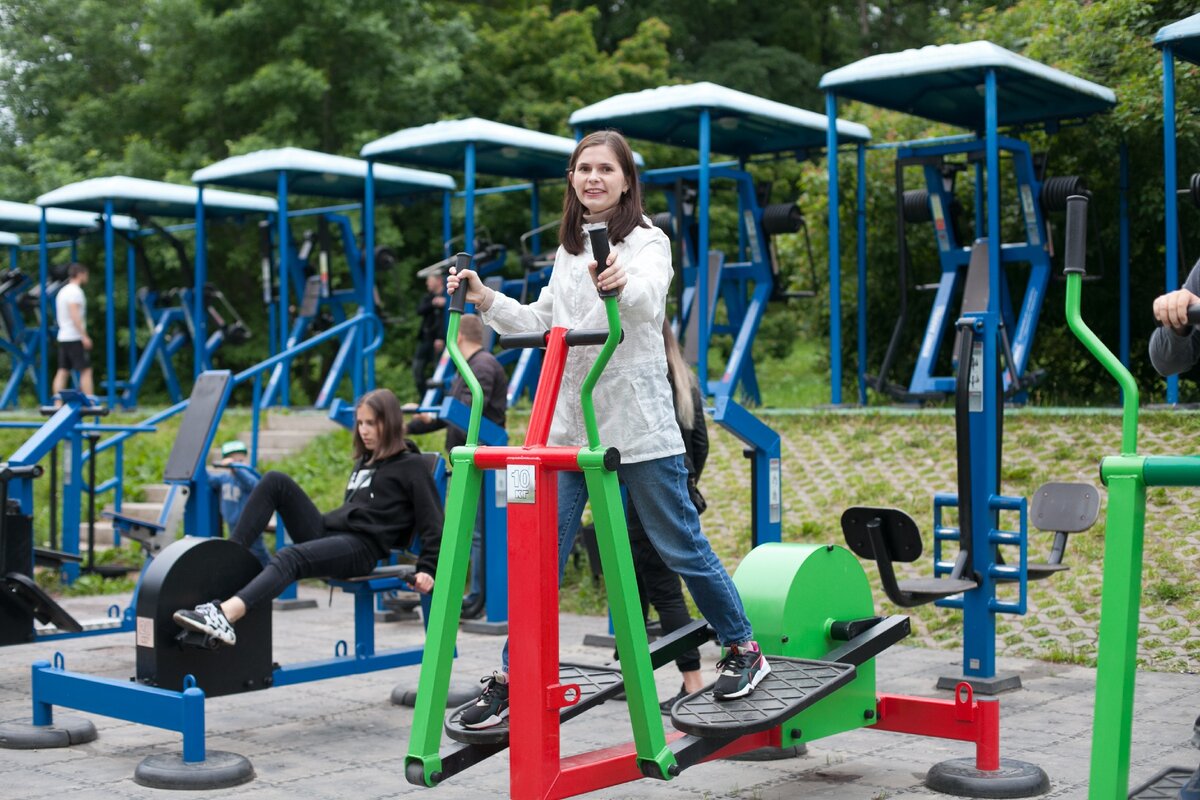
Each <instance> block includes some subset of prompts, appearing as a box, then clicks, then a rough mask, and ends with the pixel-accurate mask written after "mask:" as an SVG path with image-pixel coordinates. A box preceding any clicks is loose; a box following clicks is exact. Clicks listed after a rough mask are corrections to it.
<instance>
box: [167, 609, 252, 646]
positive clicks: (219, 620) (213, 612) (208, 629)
mask: <svg viewBox="0 0 1200 800" xmlns="http://www.w3.org/2000/svg"><path fill="white" fill-rule="evenodd" d="M171 618H172V619H173V620H175V624H176V625H178V626H179V627H181V628H185V629H187V630H189V631H195V632H196V633H203V634H205V635H206V636H211V637H212V638H213V639H214V640H216V641H218V642H220V643H221V644H227V645H235V644H237V632H236V631H234V629H233V623H231V622H230V621H229V620H228V619H227V618H226V617H225V612H223V611H221V604H220V603H219V602H217V601H216V600H214V601H212V602H211V603H201V604H200V605H198V606H196V607H195V608H181V609H179V610H178V611H176V612H175V613H174V614H173V615H172V616H171Z"/></svg>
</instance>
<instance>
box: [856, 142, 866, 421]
mask: <svg viewBox="0 0 1200 800" xmlns="http://www.w3.org/2000/svg"><path fill="white" fill-rule="evenodd" d="M858 404H859V405H861V406H865V405H866V404H867V146H866V145H865V144H863V143H861V142H860V143H859V145H858Z"/></svg>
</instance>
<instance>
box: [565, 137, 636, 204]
mask: <svg viewBox="0 0 1200 800" xmlns="http://www.w3.org/2000/svg"><path fill="white" fill-rule="evenodd" d="M571 188H572V189H574V190H575V196H576V197H578V198H579V202H581V203H583V207H584V208H586V209H587V210H588V213H590V214H599V213H600V212H603V211H608V210H609V209H610V208H614V207H615V206H616V205H617V204H618V203H620V202H621V195H622V194H624V193H625V192H627V191H629V181H628V180H627V179H626V177H625V172H624V170H622V169H621V164H620V163H619V162H618V161H617V154H616V153H614V152H613V149H612V148H611V147H609V146H608V145H606V144H597V145H592V146H591V147H585V148H584V149H583V151H582V152H581V153H580V154H579V158H578V159H577V160H576V161H575V169H573V170H572V171H571Z"/></svg>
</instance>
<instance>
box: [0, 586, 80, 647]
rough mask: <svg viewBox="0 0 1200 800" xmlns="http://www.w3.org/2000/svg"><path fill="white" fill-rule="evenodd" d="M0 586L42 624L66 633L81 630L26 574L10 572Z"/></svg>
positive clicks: (75, 621)
mask: <svg viewBox="0 0 1200 800" xmlns="http://www.w3.org/2000/svg"><path fill="white" fill-rule="evenodd" d="M0 588H2V589H3V591H4V593H5V594H6V595H8V596H9V597H10V598H12V600H13V601H14V602H16V603H17V604H18V605H20V606H22V607H23V608H25V609H26V610H27V611H28V612H29V613H30V614H32V615H33V617H34V619H36V620H37V621H38V622H40V623H42V624H43V625H53V626H54V627H56V628H58V629H59V630H60V631H64V632H67V633H79V632H80V631H82V630H83V626H82V625H80V624H79V622H78V621H77V620H76V619H75V618H74V617H72V616H71V615H70V614H69V613H67V610H66V609H65V608H63V607H62V606H60V605H59V604H58V603H56V602H54V598H52V597H51V596H50V595H48V594H46V592H45V591H43V590H42V587H40V586H38V585H37V583H35V582H34V580H33V578H30V577H29V576H28V575H22V574H21V573H19V572H10V573H8V574H7V575H5V576H4V579H3V581H0Z"/></svg>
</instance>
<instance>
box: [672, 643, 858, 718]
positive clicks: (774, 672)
mask: <svg viewBox="0 0 1200 800" xmlns="http://www.w3.org/2000/svg"><path fill="white" fill-rule="evenodd" d="M769 663H770V665H771V674H770V675H768V676H767V677H765V678H763V680H762V683H760V684H758V687H757V688H755V690H754V692H753V693H751V694H750V695H748V696H747V697H742V698H738V699H737V700H716V699H715V698H713V696H712V687H711V686H709V687H707V688H705V689H702V690H701V691H699V692H696V693H695V694H690V695H688V696H687V697H685V698H683V699H682V700H680V701H679V702H678V703H676V704H675V707H674V708H672V709H671V722H672V723H673V724H674V725H675V727H676V728H677V729H678V730H681V731H683V732H684V733H690V734H692V735H693V736H699V737H702V738H709V737H712V738H725V737H729V736H744V735H746V734H750V733H758V732H759V731H765V730H768V729H770V728H773V727H775V726H776V725H778V724H780V723H781V722H783V721H784V720H787V719H789V718H791V717H794V716H795V715H796V714H798V713H800V712H801V711H803V710H804V709H805V708H808V707H809V706H811V705H812V704H813V703H815V702H817V701H818V700H820V699H821V698H823V697H825V696H826V695H828V694H830V693H831V692H833V691H834V690H835V689H839V688H841V687H842V686H843V685H845V684H847V683H849V682H850V681H851V680H853V678H854V674H855V668H854V666H853V665H852V664H843V663H840V662H833V661H809V660H806V659H799V658H779V657H777V656H775V657H772V658H771V659H769Z"/></svg>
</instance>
